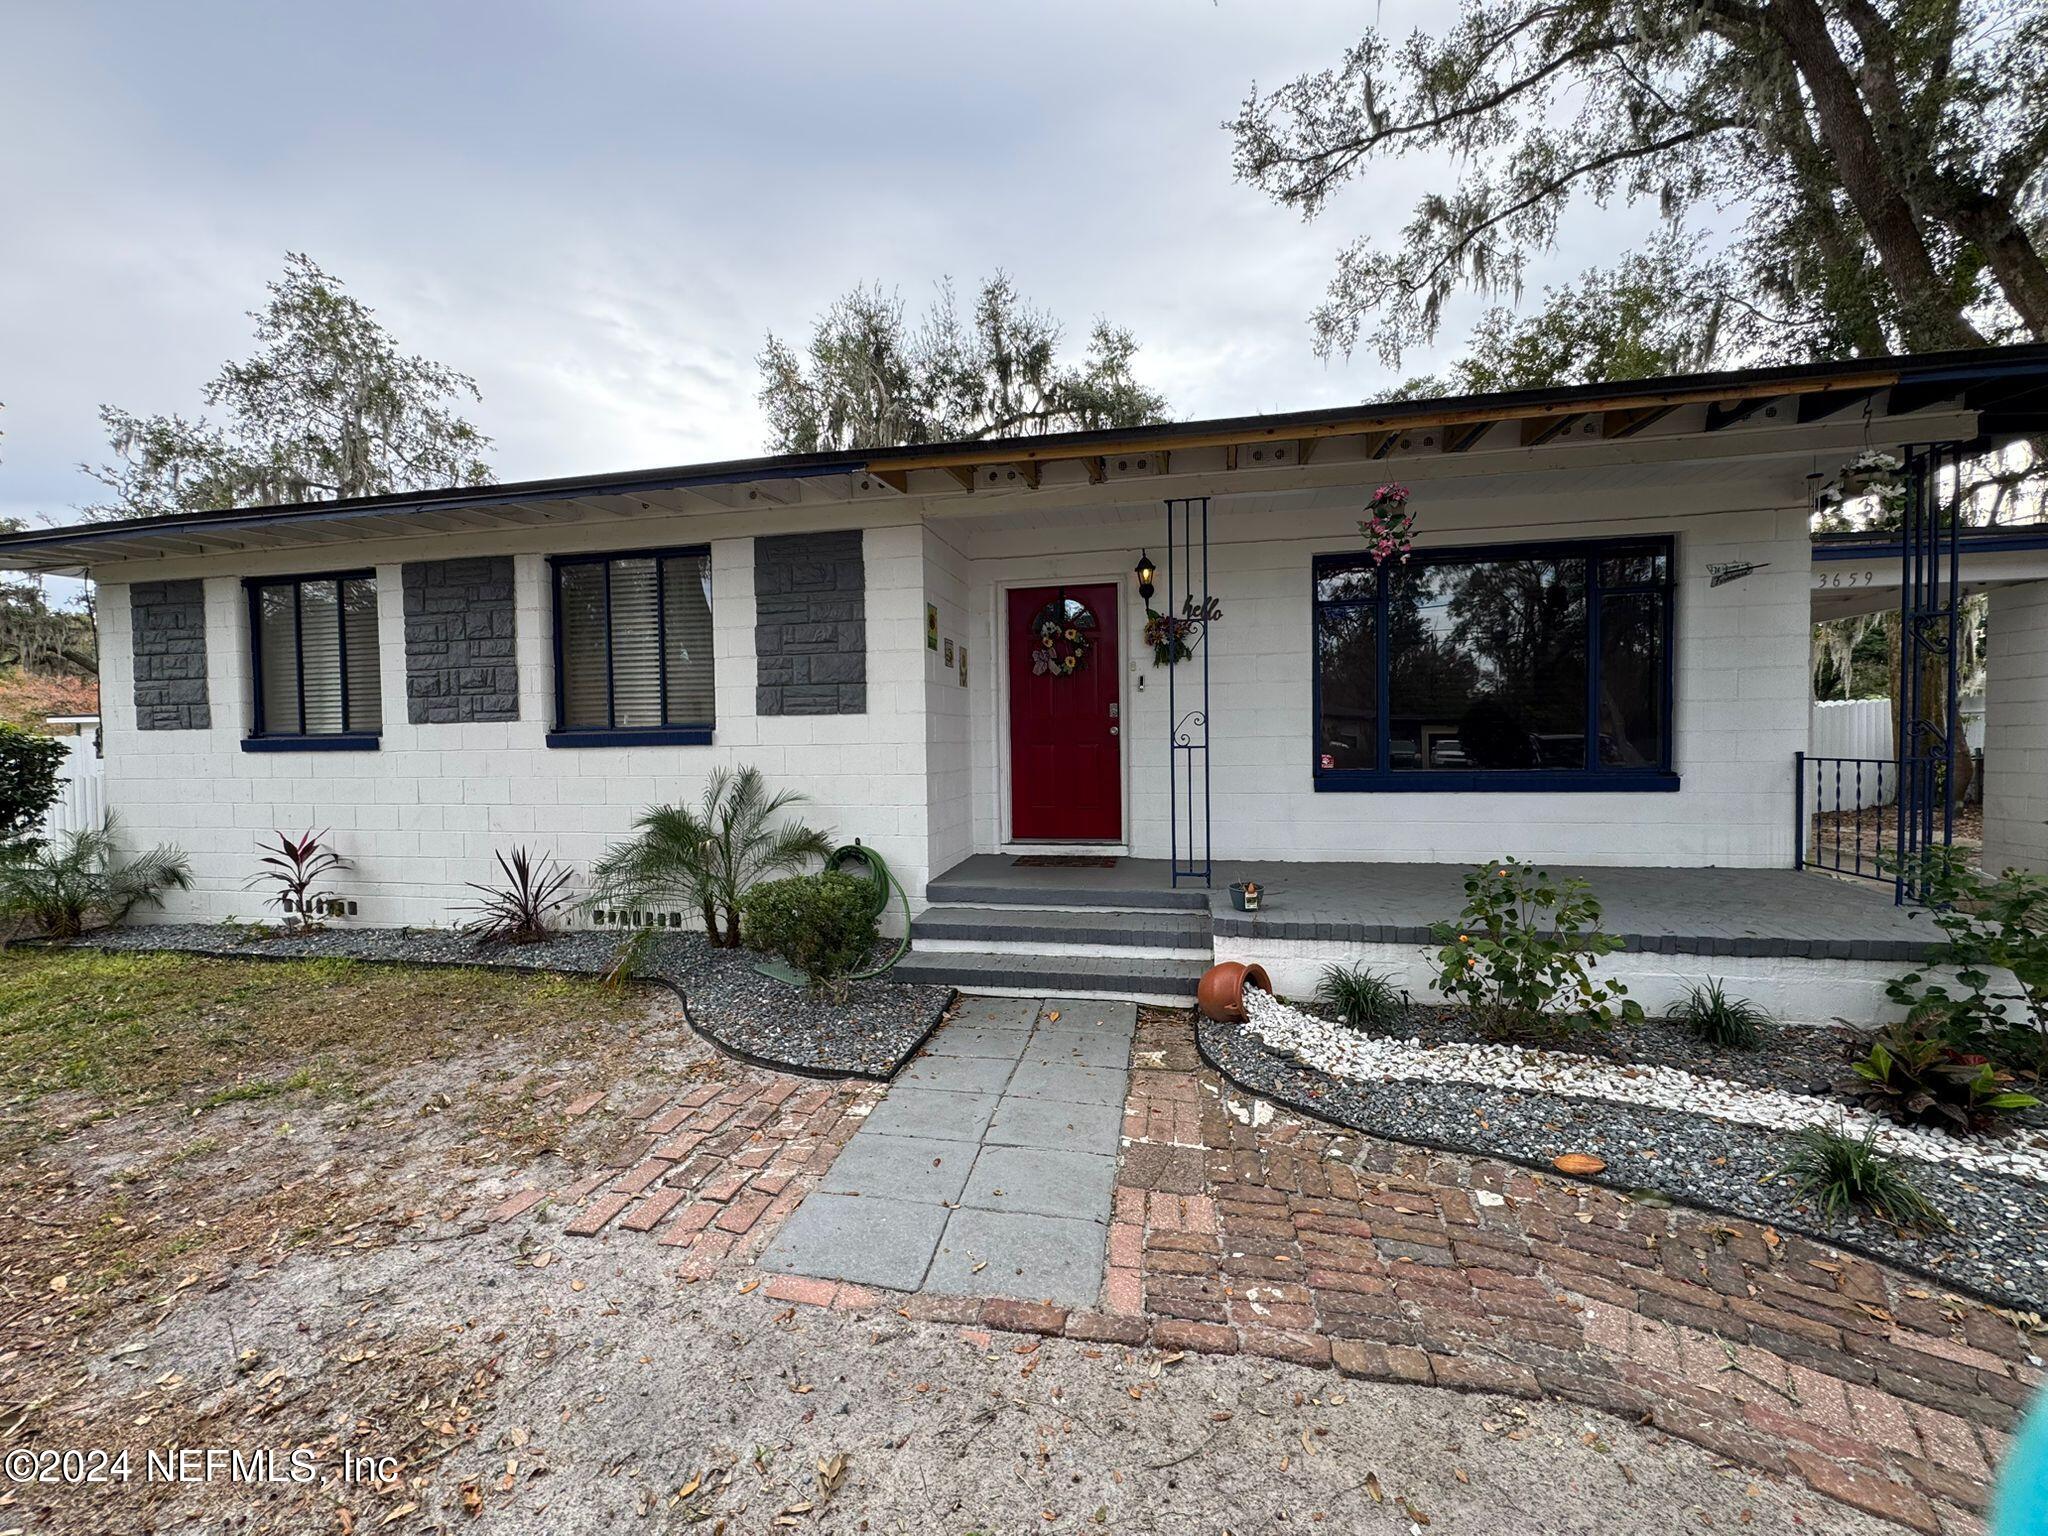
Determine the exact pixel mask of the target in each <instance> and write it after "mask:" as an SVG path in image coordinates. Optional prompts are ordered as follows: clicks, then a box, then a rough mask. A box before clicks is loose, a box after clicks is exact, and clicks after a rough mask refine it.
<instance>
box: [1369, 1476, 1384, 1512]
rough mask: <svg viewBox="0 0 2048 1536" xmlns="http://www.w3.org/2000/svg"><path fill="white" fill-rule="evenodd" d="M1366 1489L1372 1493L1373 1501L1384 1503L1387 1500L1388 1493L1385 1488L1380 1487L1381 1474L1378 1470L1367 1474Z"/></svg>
mask: <svg viewBox="0 0 2048 1536" xmlns="http://www.w3.org/2000/svg"><path fill="white" fill-rule="evenodd" d="M1365 1491H1366V1492H1367V1493H1369V1494H1371V1495H1372V1501H1373V1503H1375V1504H1384V1503H1386V1502H1387V1495H1386V1492H1385V1490H1383V1489H1382V1488H1381V1487H1380V1475H1379V1474H1378V1473H1377V1472H1368V1473H1366V1474H1365Z"/></svg>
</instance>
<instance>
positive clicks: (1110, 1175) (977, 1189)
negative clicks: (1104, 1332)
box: [761, 997, 1138, 1307]
mask: <svg viewBox="0 0 2048 1536" xmlns="http://www.w3.org/2000/svg"><path fill="white" fill-rule="evenodd" d="M1137 1022H1138V1010H1137V1008H1136V1006H1135V1005H1134V1004H1131V1003H1113V1002H1090V1001H1087V1000H1084V999H1072V998H1045V999H1042V1000H1041V999H1034V998H1010V997H986V998H968V999H966V1000H965V1002H964V1003H963V1004H962V1005H961V1008H960V1011H959V1013H958V1014H957V1015H956V1016H955V1017H954V1019H953V1021H952V1022H951V1023H949V1024H948V1025H946V1027H945V1028H944V1029H941V1030H940V1031H939V1032H938V1034H937V1035H936V1036H934V1037H933V1039H932V1041H931V1043H930V1044H929V1045H928V1046H927V1047H926V1048H925V1051H924V1053H923V1054H922V1055H920V1056H919V1057H918V1058H917V1060H915V1061H913V1062H912V1063H911V1064H910V1065H909V1066H908V1067H906V1068H904V1070H903V1072H902V1074H901V1075H900V1076H899V1077H898V1078H897V1080H896V1082H895V1084H894V1085H893V1086H892V1087H891V1088H890V1089H889V1092H888V1093H887V1094H886V1095H885V1096H884V1097H883V1099H882V1102H881V1103H880V1104H878V1105H877V1106H876V1107H875V1110H874V1112H873V1113H872V1114H870V1115H869V1116H868V1118H867V1122H866V1124H864V1125H863V1126H862V1127H861V1128H860V1129H859V1130H858V1131H856V1132H855V1133H854V1135H853V1139H852V1140H851V1141H849V1142H848V1143H847V1144H846V1148H845V1150H844V1151H842V1152H841V1153H840V1154H839V1157H838V1159H837V1160H836V1161H835V1162H834V1163H833V1165H832V1170H831V1172H830V1173H829V1174H828V1175H827V1176H826V1178H825V1179H824V1181H823V1183H822V1184H821V1185H820V1186H819V1189H818V1192H817V1193H816V1194H814V1195H812V1196H810V1197H809V1198H808V1199H806V1200H805V1201H804V1203H803V1204H802V1205H800V1206H798V1207H797V1209H796V1210H795V1212H794V1213H793V1214H792V1215H791V1216H790V1218H789V1220H788V1221H786V1222H784V1223H783V1226H782V1230H781V1231H780V1232H779V1233H777V1234H776V1237H775V1241H774V1242H773V1243H771V1244H770V1245H769V1247H768V1251H767V1252H766V1253H764V1254H763V1255H762V1256H761V1263H762V1264H763V1265H764V1266H765V1267H767V1268H769V1269H775V1270H780V1271H782V1272H783V1273H785V1274H794V1275H814V1276H817V1277H819V1278H821V1279H827V1280H847V1281H851V1282H853V1283H854V1284H856V1285H878V1286H885V1287H887V1288H889V1289H891V1290H898V1291H916V1290H931V1291H939V1292H944V1293H947V1294H951V1295H968V1296H1010V1297H1016V1298H1018V1299H1022V1300H1029V1301H1051V1302H1056V1303H1058V1304H1060V1305H1062V1306H1067V1307H1085V1306H1092V1305H1094V1303H1095V1301H1096V1299H1097V1298H1098V1296H1099V1295H1100V1294H1101V1290H1102V1274H1103V1249H1104V1244H1105V1242H1106V1241H1107V1236H1108V1231H1109V1211H1110V1199H1111V1193H1112V1190H1113V1188H1114V1186H1115V1183H1116V1154H1117V1145H1118V1140H1119V1137H1120V1135H1121V1133H1122V1129H1123V1107H1124V1092H1125V1086H1126V1079H1127V1077H1128V1075H1129V1070H1130V1059H1131V1036H1132V1034H1133V1032H1134V1031H1135V1030H1136V1028H1137Z"/></svg>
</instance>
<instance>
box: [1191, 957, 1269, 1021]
mask: <svg viewBox="0 0 2048 1536" xmlns="http://www.w3.org/2000/svg"><path fill="white" fill-rule="evenodd" d="M1246 987H1257V988H1258V989H1259V990H1260V991H1261V992H1271V991H1272V990H1273V981H1272V978H1271V977H1269V976H1267V974H1266V968H1265V967H1264V966H1263V965H1246V964H1245V963H1244V962H1243V961H1242V960H1225V961H1223V962H1222V963H1221V964H1219V965H1212V966H1210V967H1209V969H1208V970H1206V971H1204V972H1203V973H1202V984H1201V986H1200V987H1198V988H1197V989H1196V991H1195V1002H1196V1006H1198V1007H1199V1008H1200V1009H1201V1010H1202V1017H1203V1018H1205V1019H1214V1020H1216V1021H1217V1022H1218V1023H1219V1024H1240V1023H1242V1022H1244V989H1245V988H1246Z"/></svg>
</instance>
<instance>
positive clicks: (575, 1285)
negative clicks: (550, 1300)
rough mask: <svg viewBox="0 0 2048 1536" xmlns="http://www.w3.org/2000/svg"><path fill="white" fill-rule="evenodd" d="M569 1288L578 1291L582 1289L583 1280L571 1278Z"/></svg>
mask: <svg viewBox="0 0 2048 1536" xmlns="http://www.w3.org/2000/svg"><path fill="white" fill-rule="evenodd" d="M569 1289H570V1290H572V1291H580V1290H582V1289H584V1282H583V1281H581V1280H571V1281H570V1282H569Z"/></svg>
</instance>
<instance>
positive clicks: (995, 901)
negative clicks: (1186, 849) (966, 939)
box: [924, 870, 1209, 912]
mask: <svg viewBox="0 0 2048 1536" xmlns="http://www.w3.org/2000/svg"><path fill="white" fill-rule="evenodd" d="M1029 873H1032V874H1041V873H1050V874H1052V875H1053V876H1054V877H1055V878H1053V879H1049V880H1045V881H1043V882H1041V881H1038V880H1029V881H1026V880H1019V881H1016V882H1010V881H1002V882H999V883H998V882H989V881H982V880H971V879H969V880H955V879H950V878H948V877H945V876H941V877H940V878H939V879H937V880H933V881H931V882H929V883H928V884H927V885H926V886H925V888H924V896H925V900H926V901H929V902H930V903H931V904H932V905H933V906H935V907H937V906H949V907H1038V908H1041V909H1043V908H1049V907H1109V908H1112V909H1114V910H1115V911H1118V912H1206V911H1208V910H1209V892H1208V891H1207V890H1206V889H1204V888H1203V887H1201V886H1199V885H1184V886H1181V887H1180V888H1179V889H1178V890H1175V889H1171V888H1168V887H1160V888H1157V889H1151V888H1137V887H1132V886H1121V887H1120V886H1117V885H1113V884H1107V883H1103V882H1090V881H1087V880H1085V879H1080V878H1077V879H1075V880H1074V881H1073V882H1072V883H1071V884H1069V883H1067V882H1065V881H1062V880H1060V879H1058V878H1057V876H1058V875H1059V874H1060V873H1061V872H1060V871H1058V870H1053V871H1050V872H1047V871H1040V870H1032V871H1029ZM1074 873H1075V874H1076V875H1077V876H1078V875H1080V874H1082V873H1083V872H1082V871H1075V872H1074ZM1104 873H1108V872H1107V871H1105V872H1104Z"/></svg>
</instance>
